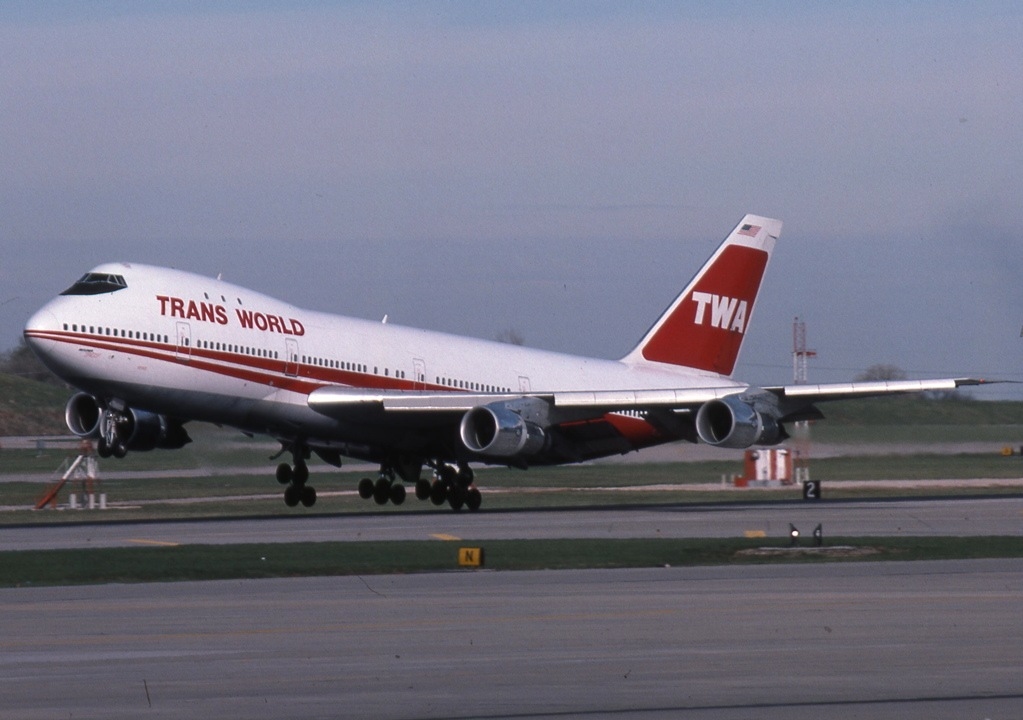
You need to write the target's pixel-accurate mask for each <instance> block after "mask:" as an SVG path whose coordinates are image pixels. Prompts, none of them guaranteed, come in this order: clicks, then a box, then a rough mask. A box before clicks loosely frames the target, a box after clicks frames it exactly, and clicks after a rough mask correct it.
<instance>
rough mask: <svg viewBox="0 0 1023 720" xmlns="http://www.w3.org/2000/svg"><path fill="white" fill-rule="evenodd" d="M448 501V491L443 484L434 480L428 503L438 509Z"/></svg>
mask: <svg viewBox="0 0 1023 720" xmlns="http://www.w3.org/2000/svg"><path fill="white" fill-rule="evenodd" d="M447 499H448V489H447V488H446V487H444V483H443V482H441V481H440V480H435V481H434V483H433V486H432V487H431V488H430V502H432V503H433V504H434V505H437V506H438V507H439V506H441V505H443V504H444V501H445V500H447Z"/></svg>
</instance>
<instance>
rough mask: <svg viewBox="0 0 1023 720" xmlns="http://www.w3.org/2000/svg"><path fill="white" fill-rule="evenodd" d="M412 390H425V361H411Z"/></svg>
mask: <svg viewBox="0 0 1023 720" xmlns="http://www.w3.org/2000/svg"><path fill="white" fill-rule="evenodd" d="M412 376H413V377H412V389H413V390H425V389H426V361H425V360H421V359H420V358H413V359H412Z"/></svg>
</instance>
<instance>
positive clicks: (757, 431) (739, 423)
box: [696, 395, 786, 449]
mask: <svg viewBox="0 0 1023 720" xmlns="http://www.w3.org/2000/svg"><path fill="white" fill-rule="evenodd" d="M696 433H697V434H698V435H699V436H700V439H701V440H703V442H705V443H707V444H708V445H714V446H716V447H723V448H741V449H745V448H748V447H750V446H752V445H777V444H778V443H780V442H781V441H782V440H784V439H785V437H786V434H785V431H784V430H783V429H782V427H781V425H779V424H778V420H777V418H776V417H774V416H773V415H770V414H766V413H763V412H760V411H758V410H757V409H756V408H755V407H753V406H752V405H750V404H749V403H748V402H746V401H744V400H741V399H739V398H738V397H737V396H735V395H727V396H725V397H723V398H721V399H719V400H711V401H710V402H708V403H704V405H703V406H701V407H700V409H699V411H698V412H697V413H696Z"/></svg>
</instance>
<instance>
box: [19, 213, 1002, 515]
mask: <svg viewBox="0 0 1023 720" xmlns="http://www.w3.org/2000/svg"><path fill="white" fill-rule="evenodd" d="M781 228H782V223H781V221H779V220H774V219H771V218H767V217H762V216H758V215H746V216H745V217H743V218H742V220H741V221H740V222H739V224H738V225H736V226H735V228H734V229H733V230H732V231H731V232H730V233H729V234H728V236H727V237H726V238H725V239H724V241H723V242H722V243H721V244H720V246H719V247H718V248H717V250H716V251H715V252H714V253H713V254H712V255H711V257H710V258H709V259H708V260H707V261H706V263H704V265H703V267H702V268H701V269H700V270H699V272H697V274H696V275H695V276H694V277H693V278H692V279H691V280H690V281H689V283H688V284H686V285H685V287H684V289H683V290H682V292H681V293H680V294H679V295H678V296H677V297H676V298H675V300H674V301H673V302H672V303H671V305H670V306H669V307H668V308H667V310H665V311H664V313H663V314H662V315H661V316H660V317H659V318H658V319H657V320H656V322H654V324H653V325H652V326H651V327H650V329H649V330H647V331H646V333H645V334H644V335H643V336H642V338H641V339H640V341H639V342H638V344H637V345H636V346H635V348H634V349H633V350H632V351H631V352H629V353H628V354H627V355H625V357H623V358H621V359H619V360H607V359H598V358H588V357H578V356H573V355H567V354H561V353H555V352H549V351H544V350H538V349H531V348H526V347H521V346H517V345H510V344H507V343H501V342H496V341H486V340H480V339H475V338H467V337H459V336H455V335H451V334H445V333H438V332H431V331H426V330H420V329H414V328H408V327H401V326H399V325H396V324H393V323H388V322H386V319H385V321H384V322H373V321H368V320H361V319H355V318H350V317H342V316H338V315H332V314H326V313H322V312H312V311H309V310H304V309H301V308H298V307H295V306H294V305H291V304H289V303H287V302H283V301H281V300H277V299H274V298H271V297H269V296H267V295H264V294H262V293H259V292H256V291H253V290H249V289H245V288H242V287H238V286H235V285H232V284H230V283H227V282H224V281H221V280H220V279H219V278H218V279H211V278H207V277H203V276H200V275H196V274H192V273H188V272H183V271H180V270H173V269H167V268H160V267H153V266H149V265H141V264H136V263H108V264H104V265H100V266H98V267H96V268H94V269H92V270H90V271H89V272H87V273H85V274H84V275H83V276H82V277H81V278H80V279H79V280H78V281H77V282H75V283H74V284H72V285H71V286H70V287H69V288H68V289H67V290H65V291H64V292H63V293H61V294H60V295H59V296H58V297H56V298H55V299H53V300H52V301H50V302H49V303H47V304H46V305H45V306H44V307H42V308H41V309H40V310H39V311H38V312H36V313H35V314H34V315H33V316H32V317H31V318H30V319H29V320H28V322H27V324H26V327H25V331H24V335H25V339H26V342H27V343H28V344H29V345H30V346H31V347H32V349H33V350H34V351H35V352H36V354H37V355H38V356H39V357H40V359H41V360H42V362H43V363H45V364H46V365H47V366H48V367H49V368H50V369H51V370H52V371H53V372H54V373H55V374H56V375H58V376H59V377H60V378H62V379H63V380H65V381H66V382H67V383H68V384H69V385H71V386H73V387H74V388H76V389H77V390H78V392H76V393H75V394H74V395H73V396H72V397H71V398H70V400H68V403H67V406H66V410H65V419H66V421H67V425H68V428H69V429H70V431H71V432H72V433H74V434H75V435H77V436H79V437H82V438H90V439H95V440H97V451H98V453H99V454H100V455H101V456H103V457H109V456H111V455H112V456H115V457H124V456H125V454H126V453H127V452H128V451H143V450H152V449H155V448H167V449H174V448H181V447H183V446H184V445H185V444H187V443H188V442H190V440H191V439H190V438H189V436H188V432H187V430H186V428H185V424H186V423H187V422H190V421H202V422H208V423H215V424H218V425H224V426H229V427H233V428H237V429H238V430H240V431H242V432H244V433H246V434H248V435H267V436H270V437H272V438H274V439H275V440H277V441H278V442H279V443H280V446H281V449H280V452H278V453H277V454H276V455H274V456H273V457H272V458H271V460H276V459H279V458H280V457H281V456H282V455H284V454H285V453H288V454H290V456H291V462H290V463H288V462H281V463H280V464H279V465H278V466H277V471H276V478H277V480H278V481H279V482H280V483H281V484H282V485H285V486H286V488H285V490H284V500H285V503H286V504H287V505H288V506H289V507H295V506H297V505H299V504H302V505H303V506H306V507H311V506H312V505H313V504H315V502H316V491H315V489H314V488H313V487H312V486H311V485H310V484H309V483H308V479H309V469H308V465H307V461H308V460H309V459H310V458H311V456H312V453H315V454H316V455H317V456H319V457H320V458H321V459H322V460H324V461H325V462H327V463H329V464H331V465H333V466H336V467H341V464H342V458H355V459H358V460H362V461H369V462H372V463H374V464H379V466H380V471H379V476H378V478H377V479H376V480H375V481H374V480H372V479H371V478H363V479H362V480H361V481H360V482H359V484H358V490H359V494H360V495H361V496H362V497H363V498H365V499H369V498H373V499H374V500H375V502H377V503H378V504H380V505H384V504H386V503H388V502H390V503H393V504H395V505H400V504H402V503H403V502H404V500H405V498H406V489H405V484H406V483H408V484H410V485H412V486H414V488H415V493H416V497H417V498H419V499H420V500H427V499H428V500H430V501H431V502H432V503H433V504H434V505H437V506H440V505H444V504H445V503H447V504H448V505H449V506H450V507H451V508H453V509H455V510H460V509H462V508H463V507H466V508H468V509H469V510H477V509H479V507H480V504H481V501H482V496H481V493H480V491H479V488H478V487H477V484H476V480H475V473H474V471H473V468H472V465H473V464H476V465H477V466H478V465H480V464H484V465H503V466H508V467H517V468H523V469H525V468H529V467H532V466H546V465H557V464H563V463H579V462H584V461H587V460H592V459H596V458H601V457H606V456H610V455H618V454H625V453H629V452H633V451H637V450H641V449H644V448H648V447H652V446H655V445H660V444H663V443H668V442H675V441H682V440H684V441H689V442H693V443H695V442H703V443H706V444H708V445H712V446H717V447H722V448H749V447H752V446H754V445H758V446H769V445H776V444H778V443H781V442H783V441H784V440H785V439H786V438H787V437H788V434H787V433H786V430H785V425H787V424H789V423H792V422H797V421H801V420H810V419H819V418H822V417H823V414H822V413H821V412H820V410H819V409H818V408H817V406H816V404H817V403H819V402H824V401H829V400H837V399H842V398H854V397H870V396H878V395H887V394H892V393H913V392H923V391H938V390H942V391H944V390H951V389H954V388H956V387H960V386H963V385H979V384H981V383H984V382H985V381H983V380H978V379H973V378H946V379H936V380H903V381H891V382H851V383H837V384H828V385H787V386H777V387H764V388H760V387H756V386H753V385H750V384H748V383H744V382H741V381H739V380H736V379H734V378H733V377H732V373H733V370H734V368H735V364H736V360H737V358H738V356H739V351H740V349H741V347H742V342H743V339H744V338H745V336H746V332H747V330H748V328H749V324H750V321H751V319H752V315H753V310H754V306H755V303H756V299H757V295H758V292H759V290H760V285H761V281H762V279H763V277H764V272H765V270H766V268H767V265H768V261H769V260H770V257H771V254H772V252H773V250H774V245H775V241H776V240H777V239H778V237H779V235H780V233H781ZM426 467H429V468H430V469H432V471H433V473H432V475H433V479H432V480H431V479H429V478H424V477H423V470H424V468H426Z"/></svg>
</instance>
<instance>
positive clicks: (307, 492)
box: [299, 485, 316, 508]
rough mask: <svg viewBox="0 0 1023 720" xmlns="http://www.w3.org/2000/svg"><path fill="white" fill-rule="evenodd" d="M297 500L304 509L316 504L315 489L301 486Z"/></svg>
mask: <svg viewBox="0 0 1023 720" xmlns="http://www.w3.org/2000/svg"><path fill="white" fill-rule="evenodd" d="M299 499H300V500H301V502H302V505H304V506H305V507H307V508H308V507H312V506H313V505H315V504H316V488H314V487H311V486H309V485H303V486H302V488H301V490H300V491H299Z"/></svg>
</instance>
